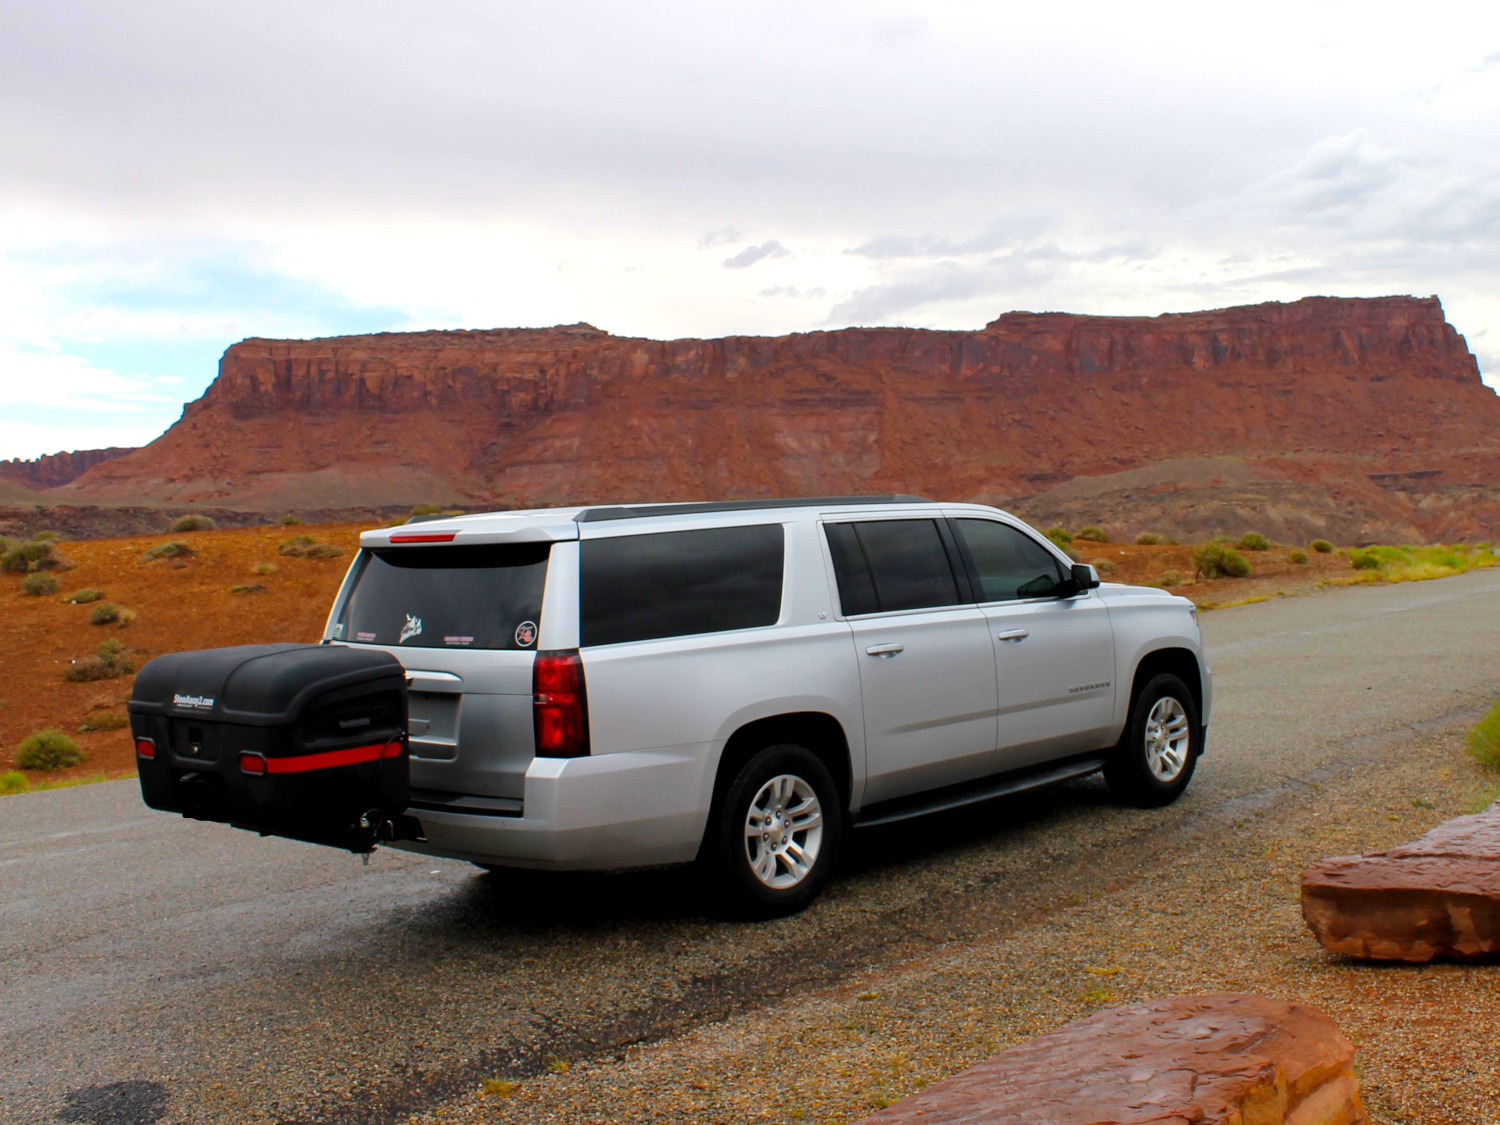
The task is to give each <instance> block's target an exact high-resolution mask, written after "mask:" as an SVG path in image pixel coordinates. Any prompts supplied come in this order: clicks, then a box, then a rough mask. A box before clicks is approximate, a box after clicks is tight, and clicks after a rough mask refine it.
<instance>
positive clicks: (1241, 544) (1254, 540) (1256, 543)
mask: <svg viewBox="0 0 1500 1125" xmlns="http://www.w3.org/2000/svg"><path fill="white" fill-rule="evenodd" d="M1235 546H1236V547H1238V548H1239V549H1240V550H1241V551H1269V550H1270V549H1271V541H1270V540H1269V539H1267V538H1266V537H1265V536H1264V535H1262V534H1261V533H1260V532H1258V531H1247V532H1245V534H1244V535H1241V536H1240V537H1239V539H1238V540H1237V541H1236V542H1235Z"/></svg>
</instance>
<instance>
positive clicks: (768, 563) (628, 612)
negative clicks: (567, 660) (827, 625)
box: [578, 524, 785, 647]
mask: <svg viewBox="0 0 1500 1125" xmlns="http://www.w3.org/2000/svg"><path fill="white" fill-rule="evenodd" d="M784 538H785V537H784V533H783V531H782V527H781V525H780V524H767V525H762V526H756V527H715V528H704V529H703V530H700V531H664V532H657V533H654V534H651V535H620V536H612V537H610V538H607V539H585V540H584V541H583V542H582V543H580V544H579V555H580V559H579V561H580V568H581V569H580V573H579V577H578V602H579V606H578V608H579V618H580V620H579V643H580V644H581V645H583V646H584V647H588V646H590V645H612V644H620V643H622V642H625V641H648V640H657V639H660V638H662V637H683V636H691V635H693V634H695V633H722V632H726V631H728V630H731V629H753V628H756V627H758V626H763V625H774V624H776V621H777V620H778V619H779V618H780V616H781V581H782V570H783V557H784V555H785V542H784Z"/></svg>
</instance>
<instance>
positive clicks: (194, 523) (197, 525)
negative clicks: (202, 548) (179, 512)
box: [167, 512, 219, 534]
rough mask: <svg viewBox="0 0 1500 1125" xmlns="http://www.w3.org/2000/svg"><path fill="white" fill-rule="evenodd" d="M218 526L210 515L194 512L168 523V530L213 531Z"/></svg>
mask: <svg viewBox="0 0 1500 1125" xmlns="http://www.w3.org/2000/svg"><path fill="white" fill-rule="evenodd" d="M218 526H219V525H218V524H216V523H215V522H214V521H213V520H212V519H211V518H209V517H208V516H203V515H199V514H197V513H196V512H194V513H192V514H190V515H186V516H178V517H177V518H176V519H175V520H173V521H172V522H171V523H170V524H168V525H167V530H168V531H169V532H172V533H174V534H175V533H177V532H182V531H212V530H213V529H214V528H216V527H218Z"/></svg>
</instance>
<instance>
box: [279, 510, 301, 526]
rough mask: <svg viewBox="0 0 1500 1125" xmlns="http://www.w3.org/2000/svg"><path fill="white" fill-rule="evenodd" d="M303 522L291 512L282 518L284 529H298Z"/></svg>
mask: <svg viewBox="0 0 1500 1125" xmlns="http://www.w3.org/2000/svg"><path fill="white" fill-rule="evenodd" d="M301 522H302V521H301V520H300V519H298V518H297V517H296V516H295V515H293V514H292V513H291V512H288V513H287V514H286V515H284V516H282V517H281V526H282V527H296V526H297V525H298V524H299V523H301Z"/></svg>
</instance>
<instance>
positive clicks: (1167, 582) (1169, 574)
mask: <svg viewBox="0 0 1500 1125" xmlns="http://www.w3.org/2000/svg"><path fill="white" fill-rule="evenodd" d="M1156 584H1157V585H1158V586H1160V587H1161V588H1162V589H1163V590H1170V589H1171V588H1172V587H1173V586H1181V585H1182V575H1181V574H1180V573H1179V572H1178V571H1175V570H1168V571H1165V572H1163V573H1162V576H1161V577H1160V578H1159V579H1157V581H1156Z"/></svg>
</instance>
